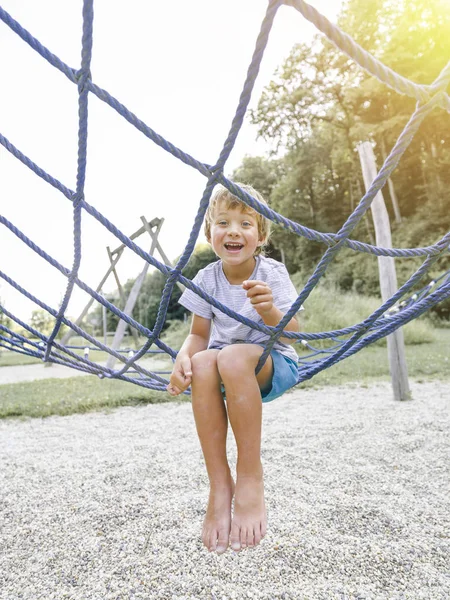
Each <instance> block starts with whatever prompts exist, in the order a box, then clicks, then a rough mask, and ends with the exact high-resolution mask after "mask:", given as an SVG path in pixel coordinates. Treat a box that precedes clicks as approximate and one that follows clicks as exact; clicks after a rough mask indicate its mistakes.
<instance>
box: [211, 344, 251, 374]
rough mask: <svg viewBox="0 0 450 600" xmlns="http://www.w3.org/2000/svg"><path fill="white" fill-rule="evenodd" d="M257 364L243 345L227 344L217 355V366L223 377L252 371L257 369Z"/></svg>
mask: <svg viewBox="0 0 450 600" xmlns="http://www.w3.org/2000/svg"><path fill="white" fill-rule="evenodd" d="M255 364H256V363H255ZM255 364H254V360H253V357H252V356H250V355H249V353H247V352H245V349H244V347H243V345H231V346H226V347H225V348H222V350H220V352H219V354H218V355H217V368H218V371H219V373H220V375H221V377H222V378H228V377H236V376H237V375H238V374H239V375H242V374H246V373H250V372H252V371H254V370H255Z"/></svg>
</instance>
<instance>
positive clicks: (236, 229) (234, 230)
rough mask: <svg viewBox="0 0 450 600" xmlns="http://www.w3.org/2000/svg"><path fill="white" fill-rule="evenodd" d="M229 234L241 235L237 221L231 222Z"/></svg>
mask: <svg viewBox="0 0 450 600" xmlns="http://www.w3.org/2000/svg"><path fill="white" fill-rule="evenodd" d="M228 235H231V236H233V237H236V236H238V235H239V226H238V224H237V223H233V222H232V223H230V227H229V229H228Z"/></svg>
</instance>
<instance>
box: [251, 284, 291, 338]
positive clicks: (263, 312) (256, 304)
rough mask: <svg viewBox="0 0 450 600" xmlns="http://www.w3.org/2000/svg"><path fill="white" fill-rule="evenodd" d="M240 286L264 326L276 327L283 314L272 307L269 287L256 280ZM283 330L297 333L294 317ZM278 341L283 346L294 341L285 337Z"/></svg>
mask: <svg viewBox="0 0 450 600" xmlns="http://www.w3.org/2000/svg"><path fill="white" fill-rule="evenodd" d="M242 286H243V288H244V289H245V290H247V296H248V298H250V302H251V303H252V305H253V308H254V309H255V310H256V312H257V313H258V314H259V316H260V317H261V319H262V320H263V321H264V324H265V325H269V326H270V327H275V326H276V325H278V323H279V322H280V321H281V319H282V318H283V317H284V313H283V312H281V310H280V309H279V308H277V307H276V306H275V305H274V303H273V295H272V290H271V288H270V286H269V285H268V284H267V283H266V282H265V281H258V280H256V279H255V280H251V281H244V283H243V284H242ZM284 330H285V331H296V332H297V331H299V326H298V321H297V317H296V316H294V317H292V319H291V320H290V321H289V323H288V324H287V325H285V327H284ZM279 340H280V341H281V342H283V343H284V344H294V343H295V341H296V340H292V339H290V338H286V337H280V338H279Z"/></svg>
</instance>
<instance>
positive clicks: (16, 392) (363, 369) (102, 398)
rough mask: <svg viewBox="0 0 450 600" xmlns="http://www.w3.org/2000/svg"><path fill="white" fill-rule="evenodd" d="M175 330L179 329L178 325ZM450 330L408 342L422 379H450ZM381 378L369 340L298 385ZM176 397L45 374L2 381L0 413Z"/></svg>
mask: <svg viewBox="0 0 450 600" xmlns="http://www.w3.org/2000/svg"><path fill="white" fill-rule="evenodd" d="M172 335H175V334H174V331H172ZM449 335H450V334H449V330H448V329H442V330H436V332H435V341H434V342H431V343H429V344H421V345H415V346H407V347H406V356H407V363H408V370H409V376H410V377H411V378H413V379H415V380H419V381H424V380H432V379H444V378H446V379H449V380H450V368H449V367H450V358H449V352H448V347H449ZM380 380H384V381H389V380H390V376H389V367H388V359H387V350H386V348H383V347H381V346H369V347H368V348H365V349H364V350H362V351H361V352H358V353H357V354H355V355H354V356H351V357H350V358H347V359H345V360H343V361H342V362H340V363H338V364H337V365H334V366H333V367H331V368H330V369H327V370H326V371H322V372H321V373H319V374H318V375H316V376H315V377H314V378H313V379H311V380H309V381H306V382H304V383H302V384H300V385H299V386H297V387H298V389H303V388H319V387H322V386H328V385H345V384H348V383H350V382H358V383H359V384H363V385H364V384H367V385H369V384H371V383H375V382H376V381H380ZM174 401H176V402H185V401H189V398H188V397H187V396H183V397H181V398H180V397H178V398H177V399H176V400H174V399H173V397H172V396H170V395H169V394H166V393H164V392H156V391H153V390H147V389H144V388H141V387H139V386H136V385H133V384H131V383H127V382H124V381H119V380H110V379H107V380H105V379H103V380H101V379H98V378H97V377H95V376H86V377H73V378H70V379H45V380H40V381H31V382H26V383H14V384H7V385H0V418H5V417H47V416H50V415H69V414H72V413H84V412H88V411H94V410H110V409H113V408H115V407H118V406H135V405H139V404H148V403H159V402H174Z"/></svg>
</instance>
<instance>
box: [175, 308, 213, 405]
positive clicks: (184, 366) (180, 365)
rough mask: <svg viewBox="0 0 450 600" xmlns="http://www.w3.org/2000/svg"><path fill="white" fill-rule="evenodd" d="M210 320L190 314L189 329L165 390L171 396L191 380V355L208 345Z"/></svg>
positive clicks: (179, 392) (178, 392)
mask: <svg viewBox="0 0 450 600" xmlns="http://www.w3.org/2000/svg"><path fill="white" fill-rule="evenodd" d="M210 331H211V320H210V319H205V318H204V317H199V316H198V315H192V323H191V331H190V333H189V335H188V336H187V338H186V339H185V340H184V342H183V345H182V346H181V348H180V350H179V352H178V354H177V358H176V359H175V363H174V365H173V369H172V374H171V376H170V383H169V385H168V386H167V391H168V392H169V394H171V395H172V396H177V395H178V394H181V392H184V390H186V389H187V388H188V387H189V386H190V385H191V381H192V368H191V357H192V356H194V354H197V352H201V351H202V350H206V348H207V347H208V341H209V334H210Z"/></svg>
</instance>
